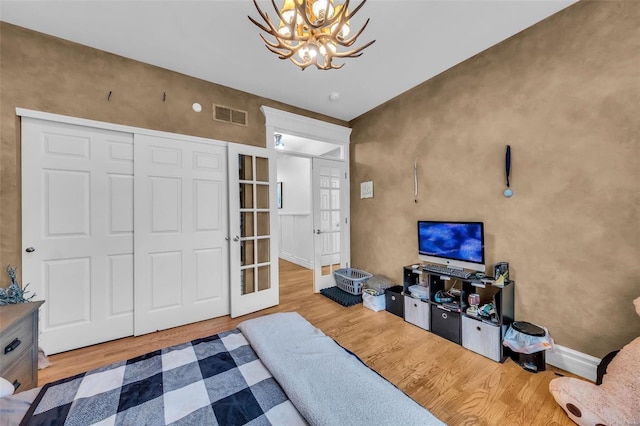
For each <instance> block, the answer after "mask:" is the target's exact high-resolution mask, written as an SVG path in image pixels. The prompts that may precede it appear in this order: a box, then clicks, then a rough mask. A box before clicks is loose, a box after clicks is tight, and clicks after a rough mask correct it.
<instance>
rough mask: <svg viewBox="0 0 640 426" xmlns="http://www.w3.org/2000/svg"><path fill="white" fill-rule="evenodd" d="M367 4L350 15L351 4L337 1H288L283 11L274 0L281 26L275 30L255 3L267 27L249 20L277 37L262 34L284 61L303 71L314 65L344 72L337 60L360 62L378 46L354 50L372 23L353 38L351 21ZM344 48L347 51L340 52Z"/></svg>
mask: <svg viewBox="0 0 640 426" xmlns="http://www.w3.org/2000/svg"><path fill="white" fill-rule="evenodd" d="M366 1H367V0H362V3H360V4H359V5H358V6H357V7H356V8H355V9H353V11H352V12H350V11H349V0H345V1H344V3H343V4H337V5H336V4H334V2H333V0H285V1H284V4H283V6H282V8H281V9H280V10H278V7H277V6H276V3H275V0H271V4H273V8H274V9H275V11H276V12H277V14H278V18H279V23H278V25H277V26H275V25H274V24H273V23H272V22H271V19H269V16H268V15H267V14H266V13H264V12H263V11H262V10H261V9H260V7H259V6H258V3H257V1H256V0H253V4H254V5H255V6H256V9H258V13H259V14H260V16H261V17H262V19H263V20H264V22H265V24H266V25H263V24H261V23H259V22H257V21H256V20H255V19H253V18H252V17H251V16H249V19H250V20H251V22H253V23H254V24H256V25H257V26H258V28H260V29H261V30H262V31H264V32H266V33H268V34H269V35H270V36H273V37H275V41H270V40H268V39H267V38H266V37H265V36H264V35H263V34H260V37H261V38H262V40H264V42H265V46H266V47H267V49H269V50H270V51H271V52H273V53H275V54H276V55H278V56H279V58H280V59H290V60H291V62H293V63H294V64H296V65H297V66H299V67H300V68H301V69H302V70H304V69H305V68H307V67H308V66H310V65H315V66H316V67H317V68H318V69H321V70H329V69H338V68H342V67H343V66H344V63H342V64H339V65H336V64H334V63H333V59H334V58H356V57H358V56H360V55H362V51H363V50H364V49H366V48H367V47H369V46H371V45H372V44H373V43H374V42H375V40H372V41H370V42H369V43H367V44H365V45H364V46H362V47H359V48H354V49H351V46H352V45H353V44H354V43H355V42H356V39H357V38H358V36H359V35H360V34H361V33H362V31H363V30H364V29H365V28H366V26H367V24H368V23H369V19H367V21H366V22H365V23H364V25H363V26H362V28H360V30H359V31H358V32H356V33H355V34H353V35H352V36H351V37H349V35H350V34H351V25H350V19H351V17H352V16H353V15H355V14H356V13H357V12H358V10H360V8H361V7H362V6H363V5H364V3H365V2H366ZM341 48H346V49H347V50H343V51H340V49H341Z"/></svg>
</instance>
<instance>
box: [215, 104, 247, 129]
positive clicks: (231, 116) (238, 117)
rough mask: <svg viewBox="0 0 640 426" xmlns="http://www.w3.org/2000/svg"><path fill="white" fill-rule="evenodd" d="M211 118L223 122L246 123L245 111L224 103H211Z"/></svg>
mask: <svg viewBox="0 0 640 426" xmlns="http://www.w3.org/2000/svg"><path fill="white" fill-rule="evenodd" d="M213 119H214V120H216V121H224V122H225V123H231V124H237V125H240V126H246V125H247V111H242V110H239V109H233V108H229V107H227V106H224V105H216V104H213Z"/></svg>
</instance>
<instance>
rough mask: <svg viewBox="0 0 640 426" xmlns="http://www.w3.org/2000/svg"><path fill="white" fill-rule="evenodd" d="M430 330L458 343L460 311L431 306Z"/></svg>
mask: <svg viewBox="0 0 640 426" xmlns="http://www.w3.org/2000/svg"><path fill="white" fill-rule="evenodd" d="M431 332H432V333H435V334H437V335H438V336H440V337H444V338H445V339H447V340H451V341H452V342H454V343H457V344H460V342H461V340H460V313H459V312H453V311H449V310H446V309H443V308H442V307H441V306H439V305H437V306H432V307H431Z"/></svg>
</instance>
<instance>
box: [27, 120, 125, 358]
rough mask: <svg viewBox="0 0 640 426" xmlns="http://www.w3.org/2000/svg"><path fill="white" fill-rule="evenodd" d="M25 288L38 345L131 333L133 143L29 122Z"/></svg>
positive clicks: (54, 347)
mask: <svg viewBox="0 0 640 426" xmlns="http://www.w3.org/2000/svg"><path fill="white" fill-rule="evenodd" d="M22 242H23V257H22V271H21V272H22V282H23V284H27V283H28V284H29V287H28V290H29V291H31V292H33V293H35V294H36V299H37V300H45V302H46V303H44V304H43V305H42V307H41V308H40V309H41V313H40V316H39V317H40V331H41V335H40V345H41V346H42V347H43V348H44V350H45V351H46V352H47V353H49V354H53V353H57V352H63V351H66V350H70V349H75V348H79V347H82V346H88V345H92V344H95V343H99V342H103V341H107V340H113V339H117V338H120V337H125V336H130V335H131V334H132V333H133V309H132V307H133V288H132V283H133V268H132V264H131V259H132V258H133V135H132V134H128V133H120V132H114V131H108V130H103V129H97V128H91V127H84V126H77V125H71V124H64V123H57V122H52V121H46V120H39V119H33V118H28V117H23V118H22Z"/></svg>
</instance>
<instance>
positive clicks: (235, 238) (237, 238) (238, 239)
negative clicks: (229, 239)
mask: <svg viewBox="0 0 640 426" xmlns="http://www.w3.org/2000/svg"><path fill="white" fill-rule="evenodd" d="M233 241H235V242H236V243H237V242H238V241H240V237H238V236H237V235H236V236H235V237H233Z"/></svg>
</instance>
